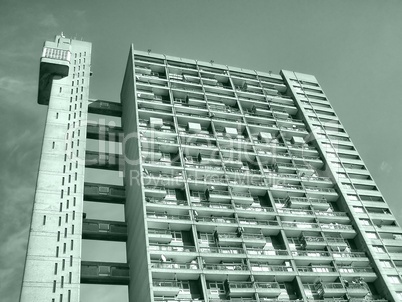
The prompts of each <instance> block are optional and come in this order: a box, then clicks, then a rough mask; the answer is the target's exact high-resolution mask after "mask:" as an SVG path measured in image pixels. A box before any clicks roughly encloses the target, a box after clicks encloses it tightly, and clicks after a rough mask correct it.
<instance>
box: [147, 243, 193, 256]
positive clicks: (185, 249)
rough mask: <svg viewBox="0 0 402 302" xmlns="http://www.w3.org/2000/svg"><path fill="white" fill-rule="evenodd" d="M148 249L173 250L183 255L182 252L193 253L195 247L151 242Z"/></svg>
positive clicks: (164, 251)
mask: <svg viewBox="0 0 402 302" xmlns="http://www.w3.org/2000/svg"><path fill="white" fill-rule="evenodd" d="M149 251H150V252H151V253H152V252H153V251H154V252H163V253H168V252H174V253H179V254H180V255H181V256H183V253H195V251H196V249H195V247H194V246H185V245H170V244H156V243H152V244H150V245H149Z"/></svg>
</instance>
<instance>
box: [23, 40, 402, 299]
mask: <svg viewBox="0 0 402 302" xmlns="http://www.w3.org/2000/svg"><path fill="white" fill-rule="evenodd" d="M90 74H91V44H90V43H87V42H82V41H76V40H71V39H67V38H64V37H63V36H57V37H56V40H55V42H46V43H45V47H44V50H43V54H42V58H41V64H40V81H39V94H38V102H39V103H40V104H44V105H47V106H48V108H49V109H48V115H47V121H46V129H45V133H44V141H43V148H42V155H41V161H40V168H39V173H38V182H37V188H36V194H35V201H34V209H33V215H32V223H31V229H30V235H29V244H28V252H27V258H26V266H25V273H24V279H23V285H22V292H21V301H22V302H25V301H29V302H35V301H40V302H46V301H48V302H63V301H64V302H77V301H80V286H81V284H83V283H94V284H105V285H107V284H122V285H127V286H128V287H127V291H128V295H129V301H131V302H134V301H136V302H148V301H149V302H151V301H165V302H173V301H182V302H187V301H205V302H208V301H209V302H223V301H249V302H250V301H258V302H263V301H321V300H324V301H345V302H346V301H349V302H362V301H377V302H379V301H381V302H384V301H402V283H401V282H402V281H401V273H402V240H401V239H402V229H401V228H400V226H399V225H398V223H397V221H396V219H395V217H394V216H393V214H392V213H391V211H390V209H389V207H388V205H387V203H386V202H385V200H384V199H383V197H382V195H381V193H380V191H379V190H378V188H377V186H376V184H375V182H374V180H373V179H372V177H371V175H370V173H369V171H368V170H367V168H366V166H365V165H364V163H363V161H362V159H361V158H360V156H359V153H358V152H357V150H356V148H355V147H354V145H353V143H352V142H351V140H350V138H349V136H348V134H347V133H346V131H345V129H344V127H343V126H342V124H341V123H340V121H339V119H338V117H337V115H336V114H335V112H334V110H333V108H332V106H331V104H330V103H329V101H328V98H327V96H326V95H325V93H324V92H323V89H322V88H321V86H320V85H319V83H318V82H317V80H316V78H315V77H314V76H311V75H306V74H301V73H297V72H291V71H284V70H283V71H281V72H280V74H279V75H278V74H273V73H270V72H269V73H266V72H258V71H252V70H245V69H240V68H235V67H229V66H224V65H218V64H215V63H213V62H211V63H206V62H200V61H195V60H187V59H181V58H175V57H170V56H165V55H157V54H153V53H149V52H142V51H137V50H134V47H133V46H131V48H130V53H129V57H128V62H127V67H126V70H125V76H124V81H123V86H122V90H121V103H113V102H109V101H103V100H89V99H88V95H89V91H88V90H89V79H90ZM87 203H88V204H89V203H90V204H92V205H94V204H95V205H96V204H98V205H99V207H101V206H102V205H104V204H108V205H109V207H111V208H113V207H114V206H116V207H123V206H124V217H123V218H122V219H120V220H114V219H97V218H96V217H93V216H92V215H91V212H90V211H89V210H87V209H89V207H86V204H87ZM106 212H107V213H105V217H107V214H109V213H108V212H109V211H106ZM112 212H113V211H110V213H112ZM111 215H112V214H111ZM110 217H112V216H110ZM83 240H95V241H111V242H113V241H119V242H126V256H127V261H125V262H124V263H116V262H113V261H88V260H85V261H83V260H82V258H81V251H82V241H83ZM113 301H115V300H113ZM82 302H87V301H82Z"/></svg>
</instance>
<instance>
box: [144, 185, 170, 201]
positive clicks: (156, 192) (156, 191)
mask: <svg viewBox="0 0 402 302" xmlns="http://www.w3.org/2000/svg"><path fill="white" fill-rule="evenodd" d="M144 191H145V196H147V197H155V198H159V199H163V198H165V197H166V195H167V192H166V189H165V188H164V187H156V186H145V187H144Z"/></svg>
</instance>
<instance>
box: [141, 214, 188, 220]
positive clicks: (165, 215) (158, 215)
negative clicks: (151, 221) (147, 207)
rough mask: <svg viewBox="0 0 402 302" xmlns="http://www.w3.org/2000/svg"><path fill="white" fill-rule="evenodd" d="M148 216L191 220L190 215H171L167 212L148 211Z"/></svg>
mask: <svg viewBox="0 0 402 302" xmlns="http://www.w3.org/2000/svg"><path fill="white" fill-rule="evenodd" d="M147 217H148V218H158V219H169V220H190V216H189V215H170V214H165V213H147Z"/></svg>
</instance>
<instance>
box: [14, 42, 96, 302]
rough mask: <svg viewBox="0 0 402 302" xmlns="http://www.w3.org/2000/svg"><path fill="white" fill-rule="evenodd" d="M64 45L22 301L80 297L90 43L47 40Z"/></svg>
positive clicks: (45, 141) (54, 87) (56, 45)
mask: <svg viewBox="0 0 402 302" xmlns="http://www.w3.org/2000/svg"><path fill="white" fill-rule="evenodd" d="M66 45H69V47H70V51H71V53H72V56H71V61H70V66H69V74H68V76H66V77H65V78H62V79H54V80H53V85H52V90H51V96H50V102H49V107H48V113H47V119H46V126H45V132H44V138H43V145H42V154H41V160H40V165H39V171H38V179H37V186H36V192H35V199H34V206H33V213H32V221H31V228H30V234H29V242H28V250H27V256H26V263H25V270H24V277H23V283H22V289H21V296H20V301H23V302H25V301H27V302H36V301H38V302H43V301H49V302H51V301H70V302H76V301H77V302H78V301H79V289H80V265H81V261H80V258H81V228H82V203H83V201H82V196H83V180H84V168H85V142H86V117H87V106H88V105H87V103H88V96H89V76H90V64H91V44H90V43H87V42H82V41H75V40H70V39H66V38H63V37H59V36H58V37H56V42H53V43H52V42H47V44H46V46H47V47H52V48H63V49H64V48H66ZM84 52H85V55H84ZM80 53H81V57H80V55H79V54H80ZM75 54H77V58H75ZM84 58H85V63H84ZM79 60H81V63H80V62H79ZM84 66H85V67H84ZM83 72H84V75H83ZM78 73H80V76H78ZM73 77H74V78H73ZM77 81H78V82H77ZM76 97H77V100H76ZM77 152H78V153H77ZM70 257H71V258H70ZM70 259H72V262H71V263H72V265H70ZM63 263H64V265H63ZM56 266H57V269H56ZM70 275H71V279H70ZM70 281H71V282H70ZM62 282H63V283H62ZM53 299H54V300H53Z"/></svg>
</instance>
